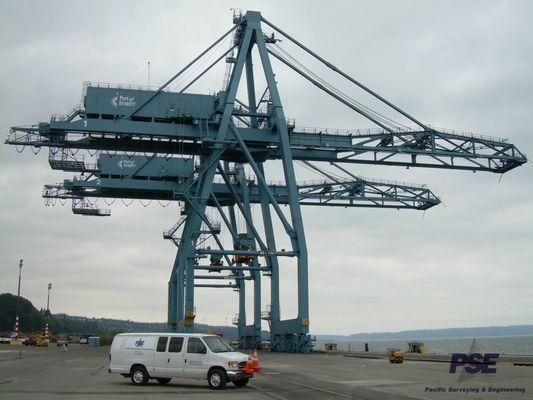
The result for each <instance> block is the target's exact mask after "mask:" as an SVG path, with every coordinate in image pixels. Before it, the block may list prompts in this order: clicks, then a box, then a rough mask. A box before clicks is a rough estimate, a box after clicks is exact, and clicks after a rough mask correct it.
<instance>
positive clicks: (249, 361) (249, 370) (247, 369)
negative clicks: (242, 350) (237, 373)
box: [243, 356, 254, 374]
mask: <svg viewBox="0 0 533 400" xmlns="http://www.w3.org/2000/svg"><path fill="white" fill-rule="evenodd" d="M243 372H244V373H245V374H253V373H254V365H253V361H252V357H251V356H248V359H247V360H246V365H245V366H244V369H243Z"/></svg>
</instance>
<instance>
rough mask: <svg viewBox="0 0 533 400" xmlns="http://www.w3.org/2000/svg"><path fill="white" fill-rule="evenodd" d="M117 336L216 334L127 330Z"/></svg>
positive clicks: (197, 335)
mask: <svg viewBox="0 0 533 400" xmlns="http://www.w3.org/2000/svg"><path fill="white" fill-rule="evenodd" d="M116 336H188V337H202V336H216V335H213V334H211V333H176V332H146V333H144V332H127V333H119V334H118V335H116Z"/></svg>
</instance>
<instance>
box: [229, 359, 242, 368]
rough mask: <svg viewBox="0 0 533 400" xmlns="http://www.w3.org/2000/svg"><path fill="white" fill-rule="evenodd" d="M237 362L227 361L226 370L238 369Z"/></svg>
mask: <svg viewBox="0 0 533 400" xmlns="http://www.w3.org/2000/svg"><path fill="white" fill-rule="evenodd" d="M238 367H239V362H238V361H228V368H238Z"/></svg>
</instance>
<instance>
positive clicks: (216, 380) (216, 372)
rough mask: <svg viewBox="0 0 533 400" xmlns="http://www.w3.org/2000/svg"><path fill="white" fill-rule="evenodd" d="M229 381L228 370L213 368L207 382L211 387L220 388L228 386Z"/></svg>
mask: <svg viewBox="0 0 533 400" xmlns="http://www.w3.org/2000/svg"><path fill="white" fill-rule="evenodd" d="M227 381H228V379H227V378H226V372H225V371H224V370H223V369H221V368H215V369H213V370H211V371H210V372H209V375H208V376H207V382H208V383H209V387H210V388H211V389H215V390H220V389H222V388H223V387H224V386H226V382H227Z"/></svg>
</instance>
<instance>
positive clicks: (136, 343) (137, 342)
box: [135, 339, 144, 347]
mask: <svg viewBox="0 0 533 400" xmlns="http://www.w3.org/2000/svg"><path fill="white" fill-rule="evenodd" d="M143 345H144V340H142V339H139V340H137V341H136V342H135V346H136V347H143Z"/></svg>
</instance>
